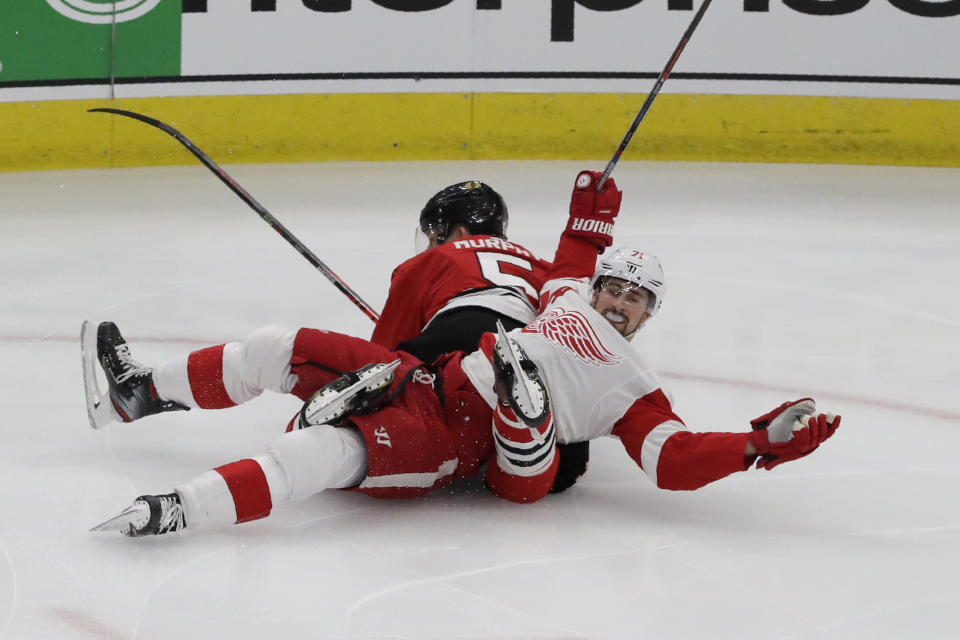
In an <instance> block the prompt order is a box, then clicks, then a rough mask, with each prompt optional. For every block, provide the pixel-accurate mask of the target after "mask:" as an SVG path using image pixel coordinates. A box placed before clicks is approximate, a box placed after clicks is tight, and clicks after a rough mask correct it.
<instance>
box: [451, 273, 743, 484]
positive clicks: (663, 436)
mask: <svg viewBox="0 0 960 640" xmlns="http://www.w3.org/2000/svg"><path fill="white" fill-rule="evenodd" d="M591 299H592V296H591V294H590V288H589V283H588V280H586V279H576V280H575V279H558V280H551V281H550V282H548V283H547V285H546V287H545V289H544V301H545V305H544V307H543V310H542V311H541V313H540V315H538V316H537V318H536V320H534V321H533V322H532V323H530V324H528V325H527V326H526V327H524V328H522V329H516V330H514V331H511V332H509V335H510V336H511V337H512V338H513V339H515V340H516V341H517V343H518V344H519V345H520V346H521V347H522V348H523V350H524V351H525V352H526V355H527V357H529V358H530V359H531V360H533V361H534V362H535V363H536V364H537V366H538V368H539V370H540V375H541V377H542V378H543V380H544V382H546V384H547V388H548V389H549V391H550V402H551V406H552V409H553V416H554V421H555V426H556V431H557V441H558V442H560V443H567V442H580V441H584V440H592V439H594V438H598V437H602V436H609V435H613V436H616V437H619V438H620V439H621V441H622V442H623V445H624V447H625V448H626V449H627V452H628V453H629V454H630V456H631V457H632V458H633V459H634V460H635V461H636V462H637V463H638V464H639V465H640V466H641V467H642V468H643V470H644V471H645V472H646V474H647V475H648V476H649V477H650V478H651V480H653V481H654V483H655V484H656V485H657V486H659V487H662V488H669V489H695V488H698V487H700V486H703V485H704V484H706V483H708V482H712V481H713V480H716V479H718V478H720V477H723V476H726V475H728V474H730V473H732V472H733V471H739V470H743V469H745V468H746V467H745V461H744V456H743V452H744V447H745V446H746V438H747V436H748V434H732V433H692V432H689V431H687V429H686V426H685V425H684V424H683V422H682V421H681V420H680V418H679V417H678V416H677V415H676V414H675V413H674V411H673V408H672V406H671V400H670V398H669V396H668V394H667V393H666V392H665V391H664V390H663V387H662V384H661V382H660V379H659V378H658V376H657V375H656V373H654V372H653V371H652V370H651V369H650V367H649V366H648V365H647V362H646V361H645V359H644V358H643V357H642V356H641V354H640V353H639V352H638V351H637V350H636V349H635V348H634V347H633V346H631V344H630V343H629V342H628V341H627V340H626V339H624V338H623V336H621V335H620V334H619V333H618V332H617V331H616V329H614V328H613V326H612V325H611V324H610V323H609V322H607V320H605V319H604V318H603V316H601V315H600V314H599V313H598V312H597V311H595V310H594V309H593V307H592V306H591V305H590V301H591ZM494 340H495V338H494V336H493V335H492V334H485V335H484V337H483V339H482V340H481V343H480V350H479V351H476V352H474V353H472V354H470V355H469V356H466V357H464V358H463V361H462V364H461V367H462V369H463V371H464V373H466V375H467V377H468V378H470V381H471V382H472V383H473V385H474V387H476V389H477V390H478V391H479V392H480V394H481V395H482V396H483V398H484V400H485V401H486V402H487V403H488V404H489V405H490V406H494V404H495V403H496V401H497V399H496V394H495V393H494V391H493V383H494V377H493V367H492V365H491V363H490V359H491V354H492V348H493V343H494ZM668 441H669V444H668Z"/></svg>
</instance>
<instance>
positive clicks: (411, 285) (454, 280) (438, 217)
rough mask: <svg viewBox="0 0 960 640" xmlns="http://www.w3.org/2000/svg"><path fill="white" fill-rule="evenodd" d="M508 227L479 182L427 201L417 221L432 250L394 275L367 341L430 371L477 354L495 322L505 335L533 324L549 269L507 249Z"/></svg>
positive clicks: (498, 204) (501, 207)
mask: <svg viewBox="0 0 960 640" xmlns="http://www.w3.org/2000/svg"><path fill="white" fill-rule="evenodd" d="M507 223H508V214H507V205H506V203H505V202H504V201H503V198H502V197H500V194H499V193H497V192H496V191H494V190H493V188H491V187H490V185H487V184H485V183H482V182H478V181H473V180H471V181H467V182H461V183H458V184H454V185H450V186H449V187H446V188H445V189H442V190H441V191H439V192H437V193H436V194H435V195H434V196H433V197H432V198H430V200H429V201H428V202H427V204H426V205H425V206H424V207H423V211H422V212H421V213H420V232H421V235H420V236H419V238H422V239H423V241H424V243H425V244H426V245H427V246H426V248H425V250H424V251H422V252H421V253H419V254H418V255H416V256H414V257H413V258H410V259H409V260H407V261H406V262H404V263H403V264H401V265H400V266H398V267H397V268H396V269H395V270H394V272H393V276H392V277H391V281H390V293H389V295H388V296H387V301H386V303H385V304H384V307H383V313H382V314H381V316H380V319H379V320H378V321H377V326H376V328H375V329H374V330H373V335H372V336H371V338H370V341H371V342H373V343H375V344H379V345H382V346H384V347H386V348H387V349H391V350H394V349H400V350H403V351H406V352H407V353H410V354H412V355H413V356H415V357H417V358H419V359H420V360H422V361H424V362H427V363H429V362H433V361H434V360H436V359H437V358H438V357H440V356H441V355H442V354H444V353H450V352H452V351H468V352H469V351H473V350H474V349H476V348H477V344H478V343H479V341H480V336H481V335H482V334H483V333H485V332H487V331H492V330H493V329H494V328H495V326H496V322H497V321H498V320H499V321H500V322H501V323H503V325H504V326H505V327H507V328H508V329H513V328H517V327H521V326H523V325H525V324H527V323H528V322H530V321H531V320H533V318H534V316H535V315H536V308H537V296H538V295H539V291H540V287H541V286H542V284H543V276H544V274H545V270H546V268H547V267H549V266H550V265H549V263H547V262H544V261H543V260H540V259H539V258H537V257H536V256H535V255H533V254H532V253H531V252H530V251H528V250H527V249H526V248H524V247H522V246H520V245H518V244H516V243H513V242H508V241H507V239H506V238H507V235H506V233H507ZM419 238H418V239H419Z"/></svg>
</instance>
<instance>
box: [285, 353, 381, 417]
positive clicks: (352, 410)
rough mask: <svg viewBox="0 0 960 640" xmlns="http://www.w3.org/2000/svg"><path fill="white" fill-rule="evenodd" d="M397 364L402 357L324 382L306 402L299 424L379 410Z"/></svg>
mask: <svg viewBox="0 0 960 640" xmlns="http://www.w3.org/2000/svg"><path fill="white" fill-rule="evenodd" d="M398 366H400V360H399V359H397V360H394V361H393V362H378V363H376V364H368V365H367V366H365V367H361V368H360V369H356V370H355V371H349V372H347V373H345V374H344V375H342V376H340V377H339V378H337V379H336V380H334V381H333V382H330V383H328V384H325V385H324V386H323V387H321V388H320V389H318V390H317V391H316V393H314V394H313V395H312V396H310V398H309V399H308V400H307V402H306V403H305V404H304V405H303V408H302V409H301V410H300V419H299V420H298V428H300V429H305V428H307V427H312V426H314V425H318V424H336V423H337V422H339V421H340V420H342V419H343V418H345V417H348V416H351V415H360V414H364V413H370V412H371V411H374V410H376V409H377V408H378V407H379V406H380V405H381V404H382V402H383V401H384V400H386V397H387V392H388V391H389V389H390V385H391V384H392V383H393V370H394V369H396V368H397V367H398Z"/></svg>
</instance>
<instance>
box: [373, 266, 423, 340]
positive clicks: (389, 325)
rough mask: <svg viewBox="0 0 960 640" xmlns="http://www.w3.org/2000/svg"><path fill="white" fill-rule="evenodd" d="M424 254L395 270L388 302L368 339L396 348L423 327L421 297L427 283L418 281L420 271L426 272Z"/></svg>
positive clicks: (391, 279) (421, 272)
mask: <svg viewBox="0 0 960 640" xmlns="http://www.w3.org/2000/svg"><path fill="white" fill-rule="evenodd" d="M426 257H427V256H425V255H422V256H418V257H417V259H415V261H408V262H405V263H403V264H401V265H400V266H399V267H397V268H396V269H394V272H393V275H392V276H391V278H390V291H389V293H388V294H387V301H386V303H385V304H384V305H383V312H382V313H381V314H380V320H378V321H377V325H376V327H374V329H373V334H372V335H371V336H370V342H373V343H374V344H379V345H381V346H383V347H386V348H387V349H396V348H397V345H398V344H399V343H400V342H402V341H404V340H409V339H411V338H413V337H414V336H416V335H417V334H419V333H420V331H421V330H422V329H423V326H424V324H425V323H426V319H425V318H424V317H423V316H424V310H423V300H424V299H425V296H426V295H427V286H428V285H427V284H425V283H424V282H422V281H421V274H423V273H425V272H426V271H428V267H425V266H424V264H423V262H424V260H423V258H426Z"/></svg>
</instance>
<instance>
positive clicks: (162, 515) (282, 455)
mask: <svg viewBox="0 0 960 640" xmlns="http://www.w3.org/2000/svg"><path fill="white" fill-rule="evenodd" d="M366 460H367V454H366V446H365V444H364V440H363V438H362V437H361V436H360V434H359V432H358V431H357V430H356V429H352V428H338V427H332V426H328V425H320V426H316V427H312V428H310V429H302V430H297V431H292V432H290V433H285V434H283V435H282V436H280V437H278V438H276V439H274V440H273V442H271V443H270V445H269V446H268V447H267V450H266V451H265V452H264V453H263V454H261V455H258V456H254V457H253V458H246V459H243V460H237V461H235V462H231V463H229V464H225V465H223V466H220V467H217V468H216V469H212V470H210V471H207V472H205V473H202V474H200V475H199V476H197V477H195V478H193V479H192V480H189V481H187V482H184V483H182V484H180V485H177V486H176V487H175V488H174V491H173V492H172V493H168V494H163V495H147V496H140V497H139V498H137V499H136V500H135V501H134V503H133V504H132V505H130V506H129V507H128V508H127V509H125V510H124V511H123V512H122V513H120V514H119V515H117V516H115V517H114V518H111V519H110V520H107V521H106V522H104V523H102V524H100V525H97V526H96V527H94V528H93V531H119V532H121V533H123V534H124V535H127V536H132V537H139V536H148V535H160V534H164V533H171V532H176V531H180V530H182V529H186V528H189V529H202V528H211V527H218V526H227V525H230V524H240V523H242V522H249V521H251V520H258V519H260V518H265V517H267V516H268V515H270V512H271V511H272V510H273V509H274V508H275V507H276V506H278V505H280V504H283V503H285V502H288V501H292V500H294V501H295V500H302V499H304V498H306V497H308V496H311V495H313V494H315V493H319V492H321V491H323V490H324V489H330V488H344V487H351V486H356V485H357V484H358V483H360V482H361V480H363V478H364V477H365V475H366V464H367V462H366Z"/></svg>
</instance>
